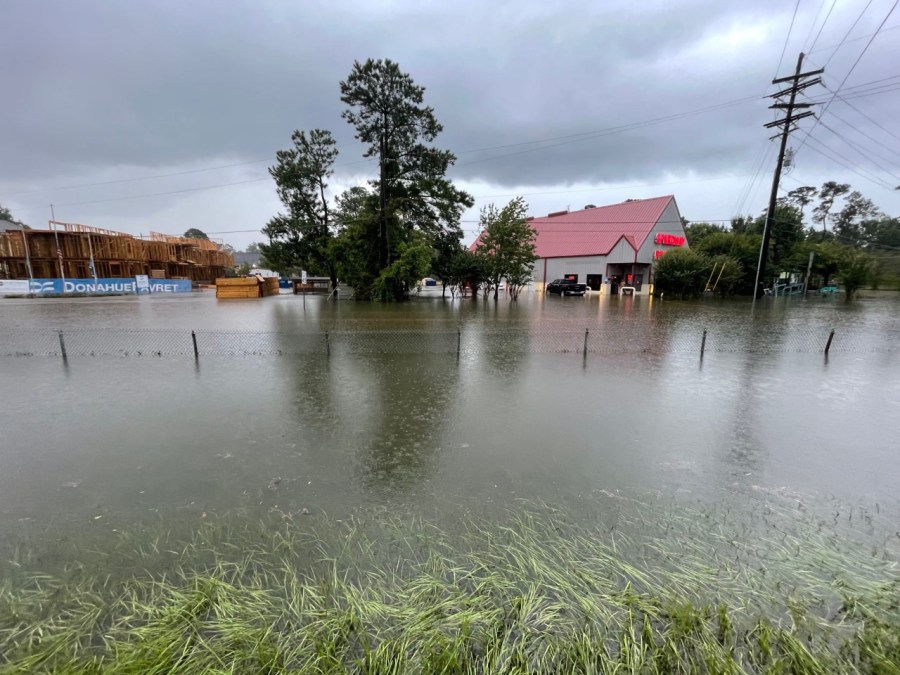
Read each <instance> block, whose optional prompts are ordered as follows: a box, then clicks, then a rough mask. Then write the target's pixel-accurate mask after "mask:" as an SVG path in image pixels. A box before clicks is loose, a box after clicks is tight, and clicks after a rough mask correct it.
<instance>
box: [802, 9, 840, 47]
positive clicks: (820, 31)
mask: <svg viewBox="0 0 900 675" xmlns="http://www.w3.org/2000/svg"><path fill="white" fill-rule="evenodd" d="M836 4H837V0H831V7H829V8H828V14H826V15H825V20H824V21H822V25H821V26H819V32H818V33H816V39H815V40H813V41H812V44H811V45H810V46H809V50H808V51H809V52H812V51H813V50H814V49H815V48H816V43H817V42H818V41H819V36H820V35H822V30H823V29H824V28H825V24H827V23H828V18H829V17H830V16H831V12H832V11H834V6H835V5H836ZM813 25H815V24H813Z"/></svg>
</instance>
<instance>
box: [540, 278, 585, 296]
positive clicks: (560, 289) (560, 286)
mask: <svg viewBox="0 0 900 675" xmlns="http://www.w3.org/2000/svg"><path fill="white" fill-rule="evenodd" d="M547 292H548V293H558V294H559V295H560V297H562V296H564V295H584V294H585V293H587V286H585V285H584V284H579V283H577V282H575V281H569V280H568V279H554V280H553V281H551V282H550V283H549V284H547Z"/></svg>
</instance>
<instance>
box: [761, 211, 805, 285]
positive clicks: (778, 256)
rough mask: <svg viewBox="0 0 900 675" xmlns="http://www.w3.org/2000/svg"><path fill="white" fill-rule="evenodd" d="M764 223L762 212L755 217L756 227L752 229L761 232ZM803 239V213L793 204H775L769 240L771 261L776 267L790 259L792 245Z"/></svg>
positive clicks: (780, 267)
mask: <svg viewBox="0 0 900 675" xmlns="http://www.w3.org/2000/svg"><path fill="white" fill-rule="evenodd" d="M765 223H766V215H765V213H763V214H762V215H761V216H759V217H758V218H757V219H756V227H755V228H754V229H755V230H758V231H759V232H762V231H763V228H764V227H765ZM803 239H804V232H803V215H802V213H801V212H800V209H799V208H797V207H795V206H787V205H781V206H776V207H775V217H774V218H773V220H772V232H771V239H770V242H769V243H770V246H771V250H770V254H771V256H772V262H773V264H774V265H775V267H776V269H782V268H783V266H784V263H785V262H786V261H787V260H788V259H790V257H791V253H792V252H793V249H794V247H795V246H796V245H797V244H798V243H799V242H801V241H803ZM757 263H758V260H757ZM782 271H783V270H782Z"/></svg>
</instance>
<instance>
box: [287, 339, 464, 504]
mask: <svg viewBox="0 0 900 675" xmlns="http://www.w3.org/2000/svg"><path fill="white" fill-rule="evenodd" d="M283 339H284V340H292V339H294V338H293V337H292V336H290V335H289V334H284V335H283ZM456 339H457V338H456V331H452V333H451V332H450V331H447V330H440V331H438V330H432V331H429V330H423V331H402V330H401V331H384V330H382V331H341V332H335V333H332V335H331V337H330V347H329V353H327V354H326V353H325V352H324V350H323V351H321V352H318V351H317V352H314V353H307V354H300V355H297V356H296V357H291V358H286V359H285V370H286V371H287V373H288V375H289V376H290V377H291V378H292V379H293V380H294V393H293V401H292V406H291V414H292V416H293V428H294V429H295V433H296V434H297V435H298V436H299V437H302V439H303V446H304V447H305V448H306V453H307V458H306V460H307V461H305V462H304V466H305V467H306V470H307V471H308V472H311V473H314V474H315V475H316V476H317V477H318V478H319V480H320V482H323V481H324V482H325V484H326V485H328V486H330V488H331V494H329V495H328V496H327V499H329V500H331V501H339V497H340V496H341V495H344V496H345V497H346V498H347V499H352V498H353V497H354V495H357V496H362V497H365V496H366V494H369V495H370V496H371V494H372V493H375V494H378V495H380V497H379V498H382V497H384V496H400V497H403V496H408V495H413V494H415V493H417V492H420V491H421V490H422V487H423V485H425V484H426V483H427V480H429V479H430V478H431V477H432V476H433V474H434V471H435V469H436V464H437V462H438V452H439V450H440V448H441V445H442V440H443V430H444V428H445V425H446V421H447V420H448V419H449V418H451V417H452V415H453V408H454V406H455V398H456V397H457V396H458V395H459V392H458V384H459V375H458V372H459V364H458V362H457V358H456V353H455V352H456ZM359 493H363V494H362V495H360V494H359Z"/></svg>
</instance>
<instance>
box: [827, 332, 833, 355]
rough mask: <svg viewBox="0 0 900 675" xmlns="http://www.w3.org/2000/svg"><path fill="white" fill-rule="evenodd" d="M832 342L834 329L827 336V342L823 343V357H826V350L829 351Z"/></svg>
mask: <svg viewBox="0 0 900 675" xmlns="http://www.w3.org/2000/svg"><path fill="white" fill-rule="evenodd" d="M832 340H834V328H832V329H831V332H830V333H829V334H828V342H826V343H825V356H828V350H829V349H831V341H832Z"/></svg>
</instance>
